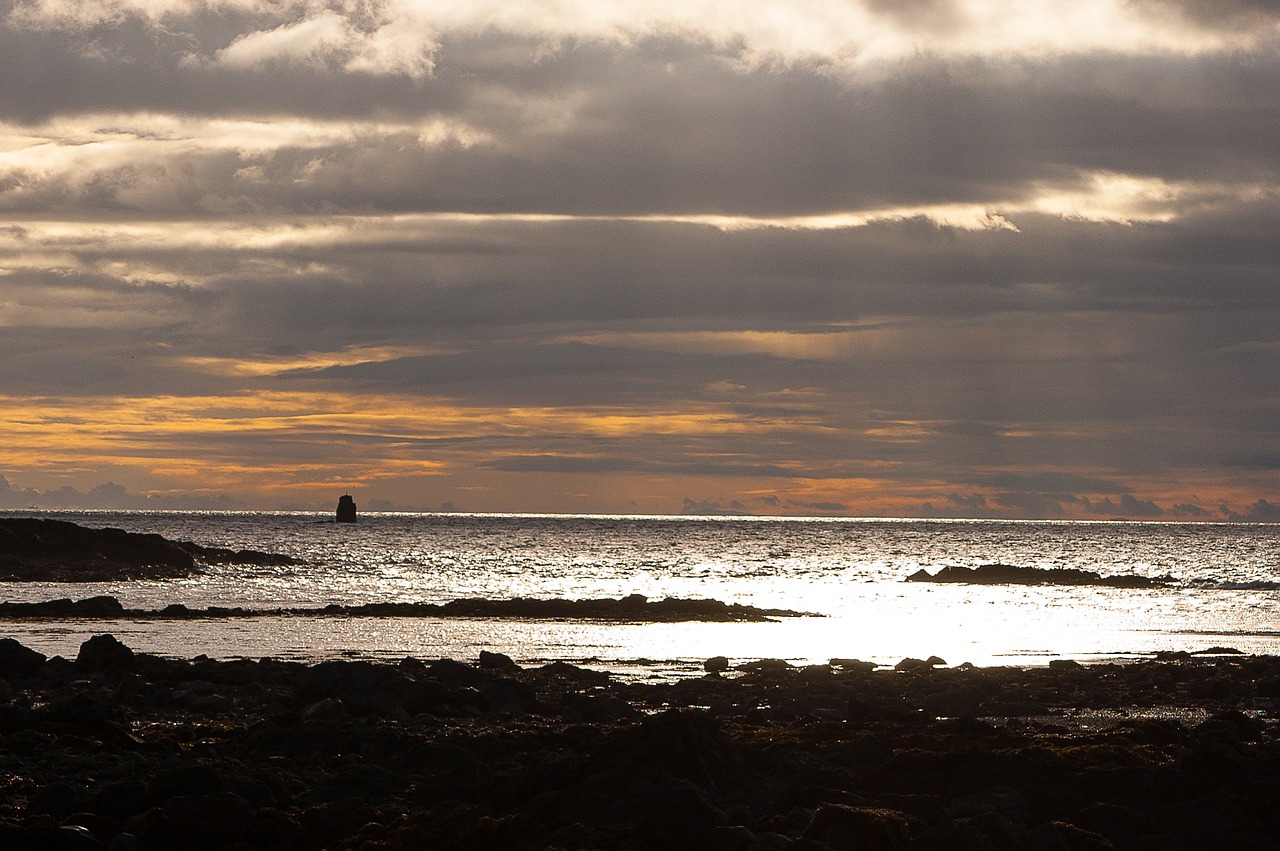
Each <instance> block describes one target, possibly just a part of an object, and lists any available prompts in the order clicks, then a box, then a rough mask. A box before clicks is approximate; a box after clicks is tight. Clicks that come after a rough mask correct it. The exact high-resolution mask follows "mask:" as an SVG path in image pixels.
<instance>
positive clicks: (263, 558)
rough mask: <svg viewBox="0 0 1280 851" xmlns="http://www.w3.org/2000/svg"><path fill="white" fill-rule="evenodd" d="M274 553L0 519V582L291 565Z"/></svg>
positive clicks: (98, 578) (110, 578)
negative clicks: (210, 567) (227, 566)
mask: <svg viewBox="0 0 1280 851" xmlns="http://www.w3.org/2000/svg"><path fill="white" fill-rule="evenodd" d="M297 563H298V562H297V561H296V560H295V559H292V558H290V557H289V556H286V555H280V554H278V553H264V552H258V551H256V550H230V549H224V548H222V547H205V546H201V545H200V544H194V543H191V542H190V541H171V540H169V539H168V538H164V537H162V536H160V535H154V534H142V533H138V532H126V531H124V530H123V529H110V528H107V529H95V528H91V527H87V526H81V525H79V524H76V523H69V522H67V521H65V520H48V519H44V518H37V517H17V518H14V517H0V581H3V582H111V581H117V580H128V579H173V578H179V577H184V576H190V575H191V574H193V573H195V571H196V570H197V568H198V566H199V565H200V564H206V565H208V564H261V565H291V564H297Z"/></svg>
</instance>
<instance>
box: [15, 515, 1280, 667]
mask: <svg viewBox="0 0 1280 851" xmlns="http://www.w3.org/2000/svg"><path fill="white" fill-rule="evenodd" d="M5 516H38V517H50V518H54V519H60V520H68V521H72V522H75V523H79V524H81V525H85V526H94V527H115V528H120V529H125V530H128V531H132V532H154V533H159V534H161V535H163V536H165V537H167V538H171V539H175V540H183V541H193V542H195V543H198V544H202V545H205V546H219V547H229V548H232V549H241V548H248V549H257V550H265V551H271V552H280V553H286V554H288V555H291V556H294V557H295V558H297V559H300V560H301V562H302V564H300V565H298V566H293V567H259V566H245V565H223V566H210V567H206V568H203V569H202V570H201V571H200V572H199V573H198V574H196V575H194V576H191V577H189V578H184V579H172V580H164V581H145V582H138V581H132V582H95V583H76V584H72V583H0V600H9V601H39V600H50V599H57V598H67V597H69V598H72V599H80V598H83V597H90V596H95V595H99V594H109V595H112V596H115V597H117V598H118V599H119V600H120V601H121V602H122V603H123V604H124V605H125V606H126V607H129V608H144V609H151V608H163V607H164V606H166V605H169V604H170V603H182V604H185V605H187V606H189V607H193V608H195V607H201V608H202V607H206V606H240V607H244V608H257V609H272V608H278V607H290V608H311V607H315V608H319V607H322V606H325V605H327V604H330V603H341V604H361V603H369V602H385V601H400V602H427V603H442V602H446V601H449V600H453V599H458V598H477V597H483V598H489V599H506V598H513V597H533V598H563V599H588V598H601V597H614V598H617V597H623V596H627V595H630V594H643V595H645V596H647V597H649V598H650V599H662V598H665V597H682V598H698V599H704V598H710V599H716V600H721V601H723V602H726V603H744V604H749V605H753V606H759V607H766V608H781V609H789V610H795V611H799V612H804V613H807V614H805V615H804V616H802V617H788V618H779V619H776V620H773V621H769V622H764V623H678V624H661V623H604V622H598V621H589V620H577V621H539V620H511V619H451V618H377V617H360V616H322V615H316V616H312V615H292V616H270V617H260V618H237V619H206V620H193V621H158V620H132V619H119V620H105V621H103V620H84V621H80V620H74V621H66V620H60V621H47V622H43V621H8V622H3V623H0V635H8V636H12V637H14V638H17V639H18V640H19V641H21V642H23V643H24V644H27V645H28V646H30V647H34V648H35V649H37V650H40V651H41V652H43V653H46V654H48V655H55V654H56V655H62V656H65V657H67V658H74V656H75V654H76V652H77V651H78V648H79V646H80V644H81V642H83V641H84V640H85V639H87V638H88V637H90V636H92V635H95V634H99V633H111V634H113V635H115V636H116V637H117V638H119V639H120V640H121V641H123V642H125V643H126V644H127V645H129V646H130V647H132V648H134V649H135V650H139V651H146V652H151V653H157V654H161V655H165V656H173V657H183V658H190V657H194V656H197V655H200V654H204V655H207V656H209V657H212V658H223V659H226V658H240V657H244V658H261V657H275V658H280V659H290V660H299V661H319V660H326V659H370V660H380V661H398V660H401V659H404V658H406V657H413V658H417V659H424V660H431V659H437V658H451V659H458V660H461V661H473V660H475V659H476V657H477V656H478V654H479V652H480V651H481V650H488V651H491V652H500V653H505V654H507V655H508V656H511V657H512V658H513V659H515V660H516V661H517V662H518V663H520V664H522V665H537V664H544V663H547V662H552V661H566V662H570V663H572V664H577V665H582V666H585V667H591V668H596V669H600V670H606V671H610V672H612V673H614V674H615V675H617V676H619V677H622V678H632V679H670V678H679V677H684V676H697V675H700V674H701V673H702V672H703V663H704V661H705V660H707V659H708V658H710V657H713V656H726V657H728V659H729V660H730V662H731V663H735V664H737V663H742V662H747V661H752V660H756V659H784V660H786V661H788V662H790V663H792V664H795V665H807V664H823V663H826V662H827V661H828V660H830V659H833V658H842V659H848V658H857V659H862V660H864V661H869V662H875V663H877V664H881V665H893V664H895V663H897V662H898V661H900V660H902V659H904V658H927V657H929V656H937V657H939V658H941V659H942V660H944V661H945V662H946V663H947V664H950V665H957V664H960V663H963V662H971V663H973V664H976V665H983V666H989V665H1018V666H1027V665H1045V664H1048V663H1049V662H1050V661H1052V660H1054V659H1063V658H1066V659H1075V660H1079V661H1083V662H1097V661H1123V660H1133V659H1142V658H1150V657H1152V656H1154V655H1155V654H1157V653H1160V652H1166V651H1172V652H1177V651H1187V652H1191V653H1206V652H1208V653H1222V652H1224V651H1240V652H1242V653H1250V654H1274V653H1277V652H1280V611H1278V609H1277V605H1276V603H1277V596H1278V594H1280V525H1268V524H1241V523H1147V522H1120V521H1106V522H1061V521H995V520H906V519H844V518H764V517H648V516H645V517H639V516H637V517H632V516H564V515H502V514H456V513H369V512H366V513H363V514H362V515H361V516H360V519H359V521H358V522H357V523H354V524H345V523H342V524H340V523H335V522H333V517H332V515H331V514H328V513H307V512H153V511H146V512H142V511H134V512H107V511H94V512H76V511H57V512H48V511H39V512H37V511H28V512H13V511H10V512H5ZM989 563H1001V564H1010V565H1019V566H1026V567H1037V568H1078V569H1083V570H1091V571H1095V572H1097V573H1099V574H1102V575H1104V576H1112V575H1140V576H1147V577H1168V578H1169V582H1168V583H1167V584H1166V585H1163V586H1161V587H1157V588H1149V589H1133V588H1110V587H1078V586H1052V585H1038V586H992V585H949V584H948V585H942V584H928V583H918V582H907V581H905V580H906V578H907V577H908V576H910V575H911V574H913V573H915V572H916V571H918V570H921V569H923V570H926V571H928V572H929V573H934V572H936V571H937V570H939V569H941V568H943V567H948V566H967V567H976V566H979V565H982V564H989Z"/></svg>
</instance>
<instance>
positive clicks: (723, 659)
mask: <svg viewBox="0 0 1280 851" xmlns="http://www.w3.org/2000/svg"><path fill="white" fill-rule="evenodd" d="M702 670H704V671H706V672H707V673H709V674H718V673H720V672H722V671H727V670H729V658H728V657H727V656H712V657H711V658H710V659H708V660H707V661H705V662H703V663H702Z"/></svg>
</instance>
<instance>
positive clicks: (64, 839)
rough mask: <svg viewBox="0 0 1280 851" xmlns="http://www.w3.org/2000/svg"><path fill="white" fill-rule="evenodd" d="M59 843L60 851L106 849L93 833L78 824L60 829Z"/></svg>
mask: <svg viewBox="0 0 1280 851" xmlns="http://www.w3.org/2000/svg"><path fill="white" fill-rule="evenodd" d="M57 842H58V844H57V847H58V849H59V850H60V851H102V849H104V848H106V846H105V845H103V844H102V842H101V841H99V839H98V837H96V836H94V835H93V833H92V831H90V830H89V829H88V828H87V827H84V826H83V825H78V824H64V825H63V826H62V827H60V828H58V840H57Z"/></svg>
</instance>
